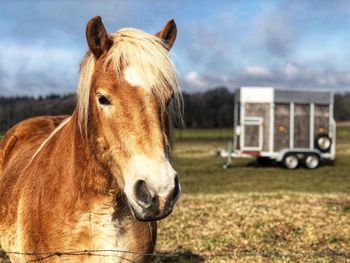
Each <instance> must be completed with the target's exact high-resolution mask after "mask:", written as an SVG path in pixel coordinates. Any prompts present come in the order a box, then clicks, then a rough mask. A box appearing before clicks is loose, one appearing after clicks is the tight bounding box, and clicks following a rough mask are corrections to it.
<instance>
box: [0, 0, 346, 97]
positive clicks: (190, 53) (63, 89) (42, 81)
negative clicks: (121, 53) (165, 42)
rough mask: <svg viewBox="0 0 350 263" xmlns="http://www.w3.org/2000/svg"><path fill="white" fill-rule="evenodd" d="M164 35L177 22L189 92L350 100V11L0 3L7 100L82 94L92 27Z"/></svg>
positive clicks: (121, 0) (300, 4) (293, 4)
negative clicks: (312, 94) (270, 91)
mask: <svg viewBox="0 0 350 263" xmlns="http://www.w3.org/2000/svg"><path fill="white" fill-rule="evenodd" d="M96 15H100V16H101V17H102V19H103V22H104V24H105V27H106V29H107V31H108V32H115V31H117V30H119V29H120V28H124V27H135V28H138V29H142V30H144V31H146V32H148V33H152V34H153V33H156V32H158V31H159V30H160V29H161V28H162V27H163V26H164V24H165V23H166V21H167V20H168V19H169V18H174V20H175V22H176V24H177V28H178V35H177V40H176V42H175V45H174V46H173V48H172V50H171V56H172V58H173V61H174V63H175V66H176V68H177V71H178V74H179V78H180V81H181V86H182V89H183V90H184V91H186V92H192V93H194V92H202V91H206V90H208V89H211V88H215V87H220V86H225V87H227V88H229V89H230V90H234V89H236V88H238V87H240V86H273V87H276V88H282V89H304V90H334V91H336V92H345V91H346V92H348V91H350V1H343V0H337V1H326V0H324V1H322V0H319V1H314V0H309V1H302V0H293V1H283V0H271V1H254V0H249V1H244V0H236V1H233V0H232V1H229V0H216V1H206V0H192V1H188V0H178V1H166V0H164V1H162V0H148V1H143V0H99V1H96V0H60V1H56V0H45V1H44V0H35V1H34V0H32V1H31V0H22V1H16V0H1V1H0V96H15V95H16V96H17V95H30V96H38V95H47V94H52V93H55V94H67V93H74V92H75V90H76V86H77V82H78V77H79V72H78V69H79V63H80V61H81V58H82V57H83V55H84V54H85V53H86V51H87V44H86V38H85V27H86V24H87V22H88V21H89V19H90V18H92V17H93V16H96Z"/></svg>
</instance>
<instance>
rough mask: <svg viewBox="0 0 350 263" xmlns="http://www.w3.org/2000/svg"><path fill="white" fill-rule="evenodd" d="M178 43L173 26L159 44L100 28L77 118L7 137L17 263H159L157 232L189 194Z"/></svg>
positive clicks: (5, 241) (53, 119)
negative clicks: (180, 125) (176, 120)
mask: <svg viewBox="0 0 350 263" xmlns="http://www.w3.org/2000/svg"><path fill="white" fill-rule="evenodd" d="M176 35H177V27H176V24H175V22H174V20H172V19H171V20H169V21H168V22H167V23H166V24H165V26H164V27H163V28H162V29H161V30H160V31H159V32H158V33H156V34H155V35H151V34H148V33H145V32H143V31H141V30H138V29H134V28H124V29H120V30H119V31H117V32H115V33H107V32H106V29H105V27H104V25H103V22H102V19H101V17H99V16H97V17H94V18H92V19H91V20H90V21H89V22H88V24H87V26H86V39H87V45H88V47H89V49H88V52H87V53H86V55H85V56H84V58H83V60H82V62H81V64H80V78H79V82H78V89H77V105H76V108H75V110H74V112H73V113H72V115H70V116H47V117H35V118H31V119H28V120H25V121H23V122H20V123H19V124H17V125H16V126H14V127H13V128H12V129H10V130H9V131H8V132H7V134H6V135H5V137H4V138H3V140H2V142H1V145H0V246H1V247H2V249H3V250H4V251H8V256H9V257H10V260H11V261H12V262H28V261H40V260H43V259H45V262H149V261H150V260H151V254H152V253H154V247H155V242H156V235H157V223H156V222H157V220H161V219H163V218H165V217H167V216H168V215H169V214H170V213H171V212H172V209H173V207H174V204H175V203H176V201H177V200H178V198H179V196H180V192H181V188H180V183H179V178H178V175H177V173H176V171H175V170H174V168H173V167H172V165H171V164H170V161H169V160H170V139H169V136H168V134H169V115H170V113H171V112H173V113H175V114H176V116H178V115H181V109H182V95H181V90H180V87H179V81H178V77H177V74H176V70H175V67H174V65H173V63H172V61H171V58H170V54H169V53H170V49H171V47H172V46H173V44H174V42H175V39H176ZM169 105H175V106H176V105H177V107H174V109H173V110H172V111H171V110H169ZM9 251H12V252H15V253H11V252H9ZM57 251H58V252H59V253H58V252H57ZM77 251H83V252H81V253H78V252H77ZM84 251H85V252H86V251H90V252H89V253H84ZM91 251H92V252H91ZM94 251H95V252H96V253H97V254H98V253H99V254H103V253H104V252H106V251H110V254H107V255H106V254H103V256H101V257H99V256H97V255H96V253H95V254H94V253H93V252H94ZM50 253H56V254H54V255H51V254H50ZM57 254H59V256H60V257H58V256H57ZM43 255H46V257H43ZM48 255H49V256H48Z"/></svg>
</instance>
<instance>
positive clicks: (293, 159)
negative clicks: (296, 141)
mask: <svg viewBox="0 0 350 263" xmlns="http://www.w3.org/2000/svg"><path fill="white" fill-rule="evenodd" d="M282 164H283V166H284V167H285V168H287V169H295V168H297V167H298V166H299V159H298V157H297V155H296V154H294V153H287V154H286V155H285V156H284V157H283V160H282Z"/></svg>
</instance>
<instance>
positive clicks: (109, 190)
mask: <svg viewBox="0 0 350 263" xmlns="http://www.w3.org/2000/svg"><path fill="white" fill-rule="evenodd" d="M60 136H62V138H59V140H60V139H61V140H65V143H64V147H67V149H68V150H67V152H68V153H69V154H68V156H67V157H66V158H65V159H66V160H62V162H66V163H67V164H70V166H71V167H73V170H74V173H73V174H71V175H70V176H74V177H75V181H76V182H77V184H78V185H77V187H79V188H80V189H79V190H81V191H83V192H94V193H95V194H102V195H112V194H113V192H116V191H117V186H116V184H115V182H114V180H113V177H112V176H111V174H109V172H108V170H107V169H106V168H104V167H103V165H102V164H100V163H98V161H97V160H96V158H95V156H94V154H93V152H92V151H91V148H90V146H89V144H88V142H87V139H86V138H85V137H84V136H83V135H82V134H81V132H80V130H79V126H78V121H77V114H76V111H75V112H74V113H73V115H72V117H71V120H70V121H69V123H68V124H67V125H66V126H65V127H64V129H62V132H61V134H60ZM63 137H64V138H63ZM67 138H69V139H68V140H67Z"/></svg>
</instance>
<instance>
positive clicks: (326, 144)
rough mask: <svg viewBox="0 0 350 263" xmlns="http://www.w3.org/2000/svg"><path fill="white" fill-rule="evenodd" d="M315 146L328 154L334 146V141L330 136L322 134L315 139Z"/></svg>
mask: <svg viewBox="0 0 350 263" xmlns="http://www.w3.org/2000/svg"><path fill="white" fill-rule="evenodd" d="M315 145H316V148H317V149H319V150H320V151H321V152H323V153H325V152H328V151H329V149H330V148H331V146H332V139H331V138H330V137H329V136H328V134H320V135H318V136H317V137H316V139H315Z"/></svg>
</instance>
